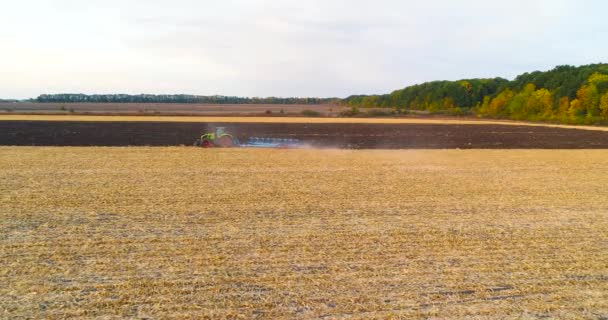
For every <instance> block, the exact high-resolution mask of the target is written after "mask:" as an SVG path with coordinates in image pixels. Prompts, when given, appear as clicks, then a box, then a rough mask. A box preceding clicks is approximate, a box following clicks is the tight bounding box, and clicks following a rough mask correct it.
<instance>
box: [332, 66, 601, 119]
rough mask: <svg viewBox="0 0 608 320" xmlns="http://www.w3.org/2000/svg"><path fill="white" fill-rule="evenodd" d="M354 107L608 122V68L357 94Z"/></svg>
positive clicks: (563, 69)
mask: <svg viewBox="0 0 608 320" xmlns="http://www.w3.org/2000/svg"><path fill="white" fill-rule="evenodd" d="M342 102H343V103H344V104H346V105H349V106H353V107H390V108H396V109H397V110H400V111H408V110H424V111H428V112H430V113H448V114H466V113H468V114H475V115H477V116H480V117H490V118H504V119H514V120H532V121H539V120H541V121H555V122H562V123H576V124H593V123H605V122H608V64H591V65H585V66H580V67H573V66H558V67H555V68H554V69H552V70H550V71H545V72H541V71H535V72H532V73H524V74H522V75H519V76H518V77H516V78H515V79H514V80H512V81H508V80H506V79H502V78H493V79H465V80H458V81H433V82H427V83H423V84H418V85H413V86H409V87H406V88H404V89H401V90H396V91H393V92H392V93H390V94H385V95H367V96H366V95H356V96H350V97H348V98H346V99H344V100H343V101H342Z"/></svg>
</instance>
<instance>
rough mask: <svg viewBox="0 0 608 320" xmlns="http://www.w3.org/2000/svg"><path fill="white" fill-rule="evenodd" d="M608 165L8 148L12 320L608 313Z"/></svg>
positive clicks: (557, 155)
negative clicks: (36, 319) (14, 319)
mask: <svg viewBox="0 0 608 320" xmlns="http://www.w3.org/2000/svg"><path fill="white" fill-rule="evenodd" d="M607 181H608V151H606V150H394V151H387V150H356V151H352V150H248V149H212V150H204V149H196V148H188V147H167V148H165V147H162V148H159V147H157V148H147V147H123V148H120V147H118V148H101V147H0V284H1V285H0V317H3V318H19V317H23V318H31V317H37V318H64V317H105V318H113V317H139V318H141V317H154V318H163V317H169V318H205V317H208V318H253V317H260V318H349V317H354V318H391V317H404V318H408V317H430V318H454V317H458V318H467V317H469V318H475V319H495V318H501V319H503V318H531V319H535V318H565V319H568V318H571V319H578V318H588V319H599V318H602V317H607V316H608V268H607V266H608V239H607V234H608V190H607V187H606V182H607Z"/></svg>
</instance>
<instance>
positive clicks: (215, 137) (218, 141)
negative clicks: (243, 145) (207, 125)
mask: <svg viewBox="0 0 608 320" xmlns="http://www.w3.org/2000/svg"><path fill="white" fill-rule="evenodd" d="M194 146H196V147H203V148H213V147H220V148H229V147H237V146H239V140H238V139H237V138H236V137H234V136H233V135H231V134H230V133H227V132H226V131H225V130H224V128H223V127H217V128H215V132H209V133H205V134H203V135H202V136H201V137H200V139H197V140H196V141H194Z"/></svg>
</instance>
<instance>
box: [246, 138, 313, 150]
mask: <svg viewBox="0 0 608 320" xmlns="http://www.w3.org/2000/svg"><path fill="white" fill-rule="evenodd" d="M301 146H302V143H301V142H300V140H297V139H280V138H258V137H252V138H250V139H249V140H248V141H247V142H246V143H241V144H239V147H245V148H299V147H301Z"/></svg>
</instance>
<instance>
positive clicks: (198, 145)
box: [194, 139, 201, 147]
mask: <svg viewBox="0 0 608 320" xmlns="http://www.w3.org/2000/svg"><path fill="white" fill-rule="evenodd" d="M194 146H195V147H200V146H201V139H196V140H195V141H194Z"/></svg>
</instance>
